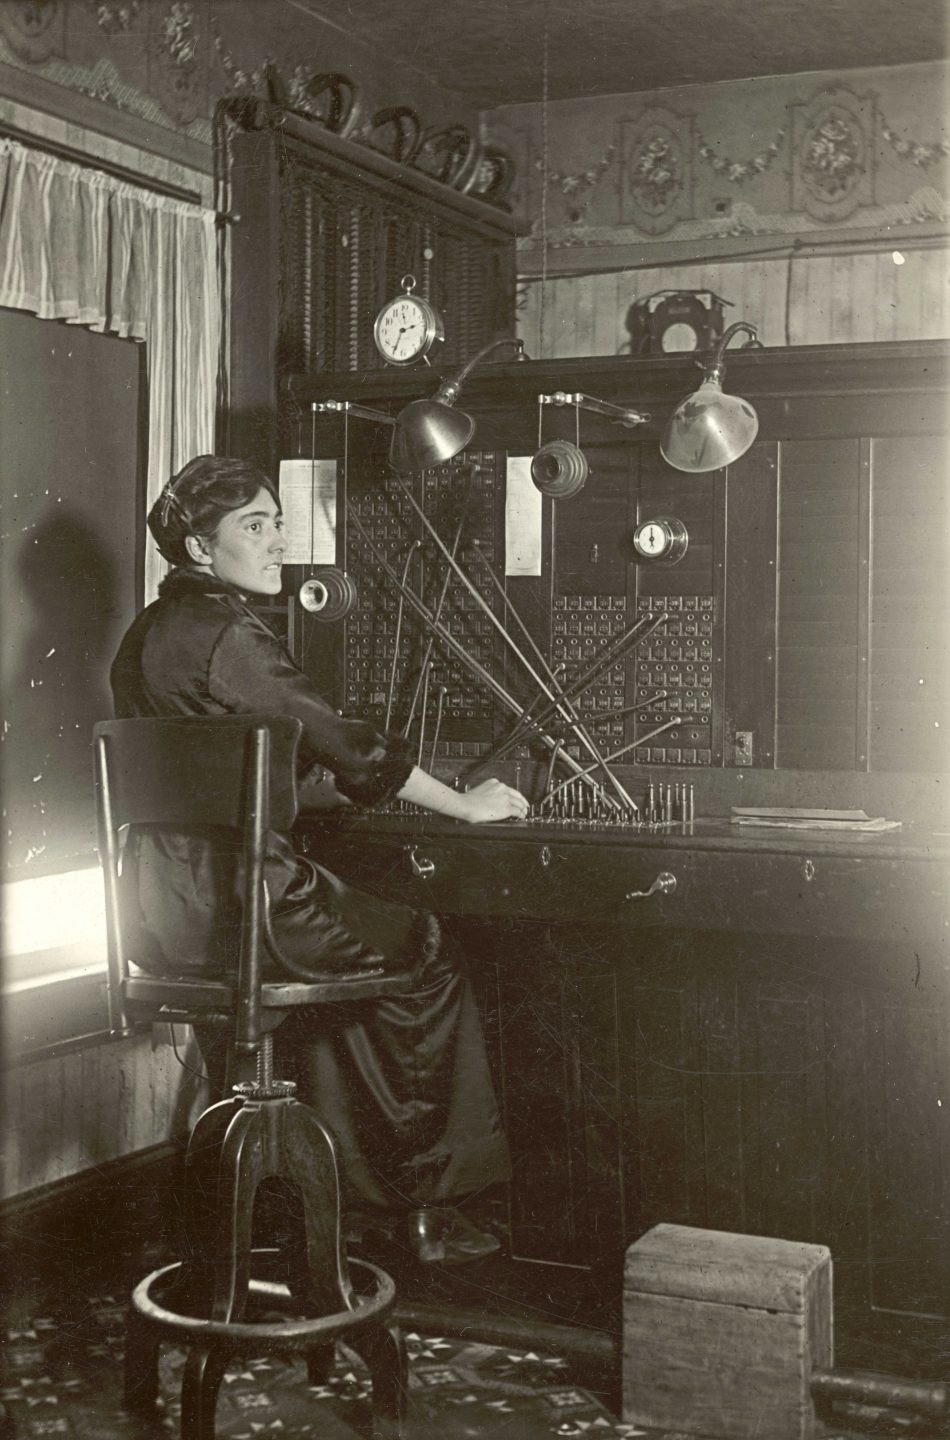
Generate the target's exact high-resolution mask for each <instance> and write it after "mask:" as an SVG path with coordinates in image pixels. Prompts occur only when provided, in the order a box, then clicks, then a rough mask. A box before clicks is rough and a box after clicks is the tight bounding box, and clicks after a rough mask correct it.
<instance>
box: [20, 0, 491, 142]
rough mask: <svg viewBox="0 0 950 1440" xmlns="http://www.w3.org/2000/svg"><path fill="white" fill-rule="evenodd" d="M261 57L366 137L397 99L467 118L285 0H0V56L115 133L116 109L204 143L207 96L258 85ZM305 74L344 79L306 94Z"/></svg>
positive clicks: (118, 129) (427, 112)
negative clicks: (95, 110)
mask: <svg viewBox="0 0 950 1440" xmlns="http://www.w3.org/2000/svg"><path fill="white" fill-rule="evenodd" d="M267 62H271V63H272V65H273V66H274V67H275V70H276V75H277V77H278V83H279V84H280V85H281V86H282V87H283V88H284V89H285V90H286V92H287V94H288V95H289V96H290V98H291V99H292V100H295V101H296V102H298V103H302V104H303V105H304V106H311V107H312V108H313V111H314V113H316V114H317V115H319V116H320V117H321V118H326V119H327V120H330V119H331V118H332V119H333V120H334V122H335V123H334V128H337V129H339V128H340V126H341V124H342V123H343V122H345V124H346V133H348V134H349V137H350V138H351V139H357V140H359V139H361V138H365V139H370V138H372V137H373V126H372V117H373V115H374V114H375V113H376V112H377V110H379V109H381V108H384V107H390V106H397V105H398V106H411V107H412V108H413V109H415V111H416V112H417V114H418V116H419V118H420V120H421V121H422V123H423V125H424V126H426V127H432V126H444V125H449V124H462V125H467V126H469V127H470V128H472V129H477V123H478V115H477V113H476V112H474V111H472V110H471V109H470V108H469V107H467V105H466V104H465V102H463V101H461V100H460V98H459V97H457V96H455V95H453V94H451V93H450V92H448V91H445V90H442V89H440V88H439V87H437V86H434V85H432V84H429V83H427V82H426V81H425V80H424V78H423V77H421V76H420V75H418V74H417V73H414V72H408V74H407V72H406V71H405V70H403V71H400V72H399V73H398V74H397V75H396V76H395V78H394V77H393V74H392V70H391V67H390V66H389V65H388V63H387V57H386V56H385V55H381V54H379V53H377V52H375V51H374V50H372V49H371V48H370V47H368V46H365V45H361V44H360V43H358V42H355V41H353V40H351V39H349V38H348V37H347V36H345V35H344V34H343V33H342V31H341V30H339V29H337V28H334V27H331V26H327V25H324V24H323V23H322V22H320V21H319V20H318V19H316V17H314V16H313V15H311V14H309V13H307V12H306V11H304V10H302V9H301V8H299V7H296V6H294V5H292V4H290V3H288V0H0V64H7V65H10V66H13V67H15V68H17V69H19V70H21V71H24V72H27V73H28V74H30V75H32V76H36V77H38V78H39V79H40V81H42V82H48V83H51V84H52V85H55V86H61V87H63V88H64V89H65V90H69V91H74V92H76V93H78V94H81V95H84V96H89V97H92V98H93V99H95V100H98V101H101V102H102V106H103V110H102V128H103V129H104V130H106V131H108V132H111V133H115V134H117V135H118V136H119V137H120V138H121V136H122V117H123V115H130V116H136V117H138V119H139V120H144V121H146V122H148V123H149V124H150V125H151V126H153V127H155V129H154V136H155V143H156V148H157V149H162V148H163V143H164V146H165V147H167V145H168V143H169V138H170V137H174V136H175V135H181V136H187V137H188V138H189V139H191V140H194V141H198V142H201V143H204V144H208V145H210V141H211V116H212V114H213V112H214V106H215V103H216V102H217V100H218V99H219V98H220V97H222V96H225V95H229V94H234V93H237V92H239V91H240V92H247V91H252V92H254V93H256V94H258V95H261V96H267V94H268V81H267V76H266V74H265V64H266V63H267ZM315 75H317V76H319V77H320V78H321V80H323V81H326V80H327V79H330V80H333V79H336V80H337V81H338V80H339V78H340V77H342V79H343V80H344V81H345V82H346V83H345V84H342V85H341V84H339V83H336V84H330V85H326V84H324V86H323V88H322V89H321V90H320V92H319V93H318V94H317V95H316V96H313V97H312V96H311V95H308V94H307V86H308V83H309V82H310V81H311V80H312V78H313V77H314V76H315ZM409 87H411V93H408V91H409ZM332 107H336V109H337V111H340V110H343V111H344V113H343V114H342V115H341V114H339V113H337V114H336V115H334V116H331V109H332ZM208 165H209V168H210V152H209V156H208Z"/></svg>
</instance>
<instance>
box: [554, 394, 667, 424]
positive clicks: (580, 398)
mask: <svg viewBox="0 0 950 1440" xmlns="http://www.w3.org/2000/svg"><path fill="white" fill-rule="evenodd" d="M538 404H539V405H579V406H580V408H581V409H582V410H592V411H593V412H594V413H595V414H596V415H607V416H609V418H610V419H611V420H619V421H620V423H621V425H626V426H627V428H628V429H629V430H632V429H633V428H634V426H636V425H647V424H649V422H650V420H651V419H652V416H651V415H649V414H647V413H646V412H645V411H643V410H633V409H631V408H629V407H628V406H624V405H613V404H611V402H610V401H609V400H597V399H595V398H594V396H592V395H579V394H576V393H569V392H566V391H564V390H555V391H554V392H553V394H551V395H539V396H538Z"/></svg>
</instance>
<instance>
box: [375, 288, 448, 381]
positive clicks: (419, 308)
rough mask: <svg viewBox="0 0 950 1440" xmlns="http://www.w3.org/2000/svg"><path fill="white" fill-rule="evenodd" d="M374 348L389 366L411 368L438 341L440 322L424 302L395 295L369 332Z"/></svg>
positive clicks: (412, 296)
mask: <svg viewBox="0 0 950 1440" xmlns="http://www.w3.org/2000/svg"><path fill="white" fill-rule="evenodd" d="M373 337H374V339H375V341H376V348H377V349H378V350H379V353H380V354H381V355H382V357H383V359H384V360H386V361H388V363H389V364H390V365H411V364H412V362H413V361H414V360H418V359H419V358H420V357H421V356H423V355H425V354H426V353H427V352H428V351H429V350H430V349H431V347H432V343H433V341H435V340H441V339H442V322H441V321H440V319H439V317H438V315H437V314H436V312H435V311H434V310H433V308H432V306H431V305H429V304H428V303H427V302H426V301H424V300H420V299H417V298H416V296H414V295H398V296H397V297H396V299H395V300H390V301H388V302H387V303H386V304H385V305H384V306H383V308H382V310H380V312H379V314H378V315H377V317H376V324H375V326H374V328H373Z"/></svg>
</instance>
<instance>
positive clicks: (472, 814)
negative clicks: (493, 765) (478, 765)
mask: <svg viewBox="0 0 950 1440" xmlns="http://www.w3.org/2000/svg"><path fill="white" fill-rule="evenodd" d="M460 798H461V801H462V809H463V812H464V813H463V815H462V819H464V820H467V821H468V822H469V824H470V825H485V824H487V823H488V822H489V821H491V820H523V819H524V817H525V816H526V815H527V813H528V802H527V800H526V799H525V797H524V796H523V795H522V794H521V792H520V791H519V790H513V789H512V787H511V786H510V785H506V784H504V782H503V781H501V780H495V779H490V780H483V781H482V782H481V784H480V785H475V786H473V787H472V789H471V790H466V791H465V792H464V794H463V795H462V796H461V797H460Z"/></svg>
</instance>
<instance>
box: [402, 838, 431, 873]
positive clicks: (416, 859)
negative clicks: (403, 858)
mask: <svg viewBox="0 0 950 1440" xmlns="http://www.w3.org/2000/svg"><path fill="white" fill-rule="evenodd" d="M406 855H407V857H408V860H409V869H410V870H411V871H412V873H413V875H416V876H418V878H419V879H420V880H428V879H429V878H430V877H431V876H433V875H434V874H435V861H434V860H429V859H428V858H427V856H425V855H422V856H419V855H417V854H416V847H415V845H407V846H406Z"/></svg>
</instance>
